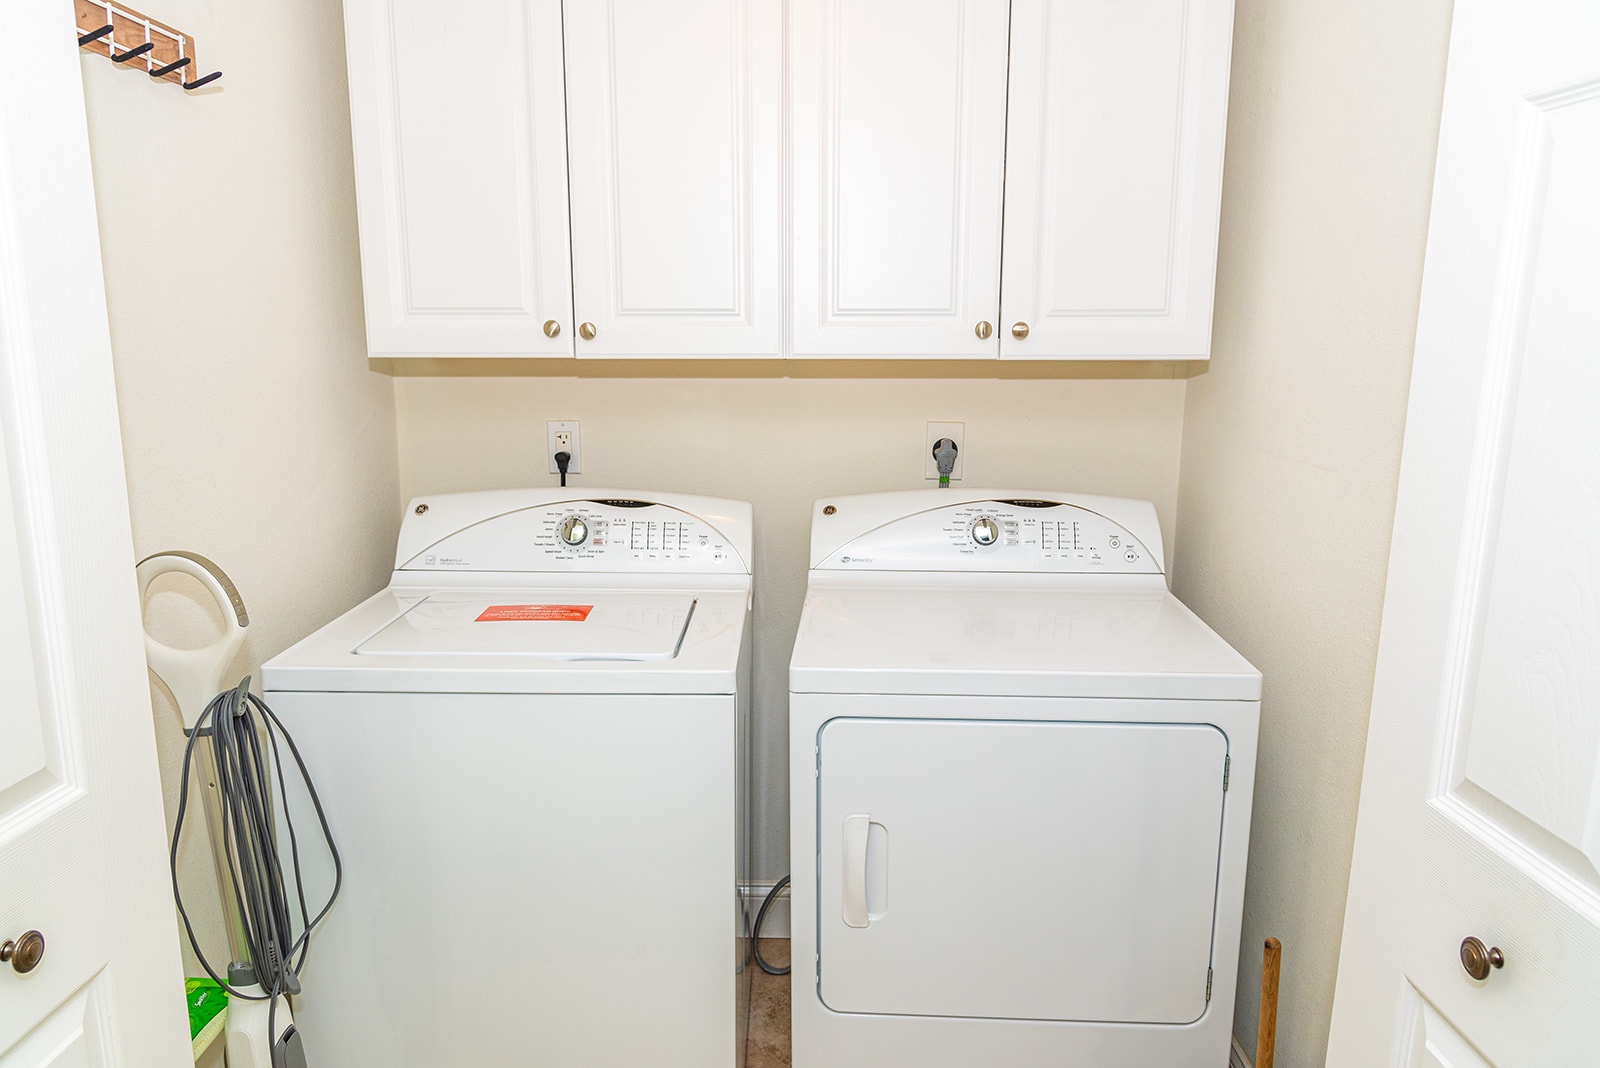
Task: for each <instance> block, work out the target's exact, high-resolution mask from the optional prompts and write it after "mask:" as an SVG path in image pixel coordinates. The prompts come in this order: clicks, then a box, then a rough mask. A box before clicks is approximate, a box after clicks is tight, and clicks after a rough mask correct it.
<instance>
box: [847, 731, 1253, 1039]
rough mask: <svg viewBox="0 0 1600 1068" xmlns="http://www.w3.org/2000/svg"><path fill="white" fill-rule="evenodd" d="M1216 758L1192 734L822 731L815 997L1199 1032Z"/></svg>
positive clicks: (1218, 795)
mask: <svg viewBox="0 0 1600 1068" xmlns="http://www.w3.org/2000/svg"><path fill="white" fill-rule="evenodd" d="M1227 753H1228V740H1227V737H1226V736H1225V735H1224V734H1223V733H1222V732H1221V731H1220V730H1218V729H1217V728H1216V727H1214V726H1211V725H1209V724H1194V723H1180V724H1172V723H1096V722H1017V721H971V720H933V719H836V720H832V721H831V722H829V723H828V724H827V725H826V726H825V727H824V728H823V730H822V731H821V734H820V737H819V750H818V759H819V772H818V802H819V803H818V857H817V871H818V886H817V901H818V924H819V930H818V950H819V958H820V959H819V973H820V974H819V981H820V985H819V993H820V995H821V998H822V1001H823V1002H824V1003H825V1004H826V1005H827V1006H828V1007H829V1008H831V1009H833V1010H834V1011H836V1012H846V1013H889V1014H898V1015H914V1016H964V1017H987V1018H1004V1019H1033V1020H1081V1021H1117V1022H1125V1023H1144V1024H1187V1023H1192V1022H1194V1021H1195V1020H1198V1019H1199V1018H1200V1017H1201V1016H1202V1015H1203V1014H1204V1013H1205V1009H1206V1003H1207V1001H1208V1000H1209V998H1210V992H1209V973H1210V967H1211V945H1212V927H1213V917H1214V913H1215V906H1216V886H1217V866H1218V855H1219V842H1220V837H1221V829H1222V808H1223V798H1224V793H1223V789H1224V782H1223V776H1224V761H1225V759H1226V757H1227Z"/></svg>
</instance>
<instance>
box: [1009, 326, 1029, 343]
mask: <svg viewBox="0 0 1600 1068" xmlns="http://www.w3.org/2000/svg"><path fill="white" fill-rule="evenodd" d="M1011 336H1012V337H1014V338H1016V339H1017V340H1018V341H1021V340H1022V339H1023V338H1025V337H1027V336H1028V324H1027V323H1012V324H1011Z"/></svg>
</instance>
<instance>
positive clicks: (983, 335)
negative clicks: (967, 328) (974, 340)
mask: <svg viewBox="0 0 1600 1068" xmlns="http://www.w3.org/2000/svg"><path fill="white" fill-rule="evenodd" d="M972 332H973V333H974V334H977V335H978V338H979V340H981V341H987V340H989V335H990V334H992V333H994V327H992V326H990V325H989V324H988V323H979V324H978V325H977V326H975V327H973V328H972Z"/></svg>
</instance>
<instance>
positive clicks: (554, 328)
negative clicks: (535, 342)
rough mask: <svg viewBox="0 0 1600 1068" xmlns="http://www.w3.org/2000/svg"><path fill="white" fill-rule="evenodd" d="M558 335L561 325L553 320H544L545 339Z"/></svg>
mask: <svg viewBox="0 0 1600 1068" xmlns="http://www.w3.org/2000/svg"><path fill="white" fill-rule="evenodd" d="M560 333H561V324H560V323H558V322H556V321H555V320H554V319H546V320H545V321H544V336H545V337H555V336H557V335H558V334H560Z"/></svg>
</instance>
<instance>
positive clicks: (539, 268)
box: [345, 0, 574, 356]
mask: <svg viewBox="0 0 1600 1068" xmlns="http://www.w3.org/2000/svg"><path fill="white" fill-rule="evenodd" d="M345 33H346V40H347V43H348V45H347V46H348V55H349V69H350V118H351V130H352V133H353V136H354V141H355V165H356V195H357V202H358V205H359V208H360V228H361V260H362V276H363V279H364V282H365V289H366V306H367V344H368V347H369V349H370V351H371V353H372V354H373V355H374V356H504V355H528V356H570V355H572V351H573V348H572V339H573V334H574V331H573V329H572V325H573V324H572V286H571V266H570V264H571V260H570V255H571V254H570V251H569V247H570V243H569V239H568V232H567V161H566V128H565V118H564V114H563V112H564V102H563V93H562V54H561V3H560V0H458V2H455V3H450V4H440V3H437V2H435V0H346V4H345ZM552 333H553V334H554V336H553V337H552V336H547V335H548V334H552Z"/></svg>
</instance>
